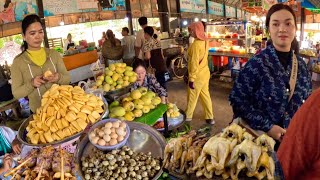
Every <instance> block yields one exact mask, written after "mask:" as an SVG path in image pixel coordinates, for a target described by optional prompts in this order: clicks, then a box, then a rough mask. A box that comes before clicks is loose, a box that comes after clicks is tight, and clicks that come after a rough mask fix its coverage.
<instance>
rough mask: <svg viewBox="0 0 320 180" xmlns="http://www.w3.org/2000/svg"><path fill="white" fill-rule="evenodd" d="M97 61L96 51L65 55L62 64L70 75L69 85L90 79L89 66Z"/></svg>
mask: <svg viewBox="0 0 320 180" xmlns="http://www.w3.org/2000/svg"><path fill="white" fill-rule="evenodd" d="M97 60H98V53H97V50H92V51H87V52H82V53H76V54H72V55H65V56H64V57H63V61H64V64H65V66H66V68H67V70H68V71H69V72H70V75H71V83H75V82H78V81H81V80H84V79H88V78H90V77H92V76H93V75H92V71H91V70H90V67H91V64H92V63H95V62H96V61H97Z"/></svg>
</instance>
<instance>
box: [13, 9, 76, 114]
mask: <svg viewBox="0 0 320 180" xmlns="http://www.w3.org/2000/svg"><path fill="white" fill-rule="evenodd" d="M21 29H22V36H23V45H22V47H21V49H22V53H21V54H19V55H18V56H16V57H15V58H14V60H13V63H12V66H11V78H12V94H13V96H14V97H15V98H16V99H20V98H23V97H26V96H28V98H29V106H30V109H31V111H32V112H35V111H36V109H37V108H38V107H40V105H41V97H42V95H43V94H44V93H45V92H46V91H47V90H48V89H50V87H51V86H52V85H53V84H60V85H62V84H69V83H70V74H69V72H68V71H67V69H66V67H65V65H64V63H63V60H62V58H61V55H60V54H59V53H58V52H57V51H55V50H53V49H47V48H43V47H41V44H42V42H43V38H44V30H43V26H42V24H41V19H40V18H39V17H38V16H37V15H35V14H32V15H28V16H26V17H25V18H24V19H23V21H22V27H21Z"/></svg>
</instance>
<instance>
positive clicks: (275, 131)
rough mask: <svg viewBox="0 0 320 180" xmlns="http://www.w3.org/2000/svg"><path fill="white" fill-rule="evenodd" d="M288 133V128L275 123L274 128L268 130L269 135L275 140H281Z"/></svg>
mask: <svg viewBox="0 0 320 180" xmlns="http://www.w3.org/2000/svg"><path fill="white" fill-rule="evenodd" d="M285 133H286V130H285V129H283V128H282V127H280V126H278V125H273V126H272V128H271V129H270V130H269V131H268V133H267V134H268V135H269V136H270V137H272V138H273V139H275V140H278V141H280V142H281V140H282V137H283V136H284V134H285Z"/></svg>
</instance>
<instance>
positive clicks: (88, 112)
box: [80, 108, 91, 115]
mask: <svg viewBox="0 0 320 180" xmlns="http://www.w3.org/2000/svg"><path fill="white" fill-rule="evenodd" d="M80 112H83V113H86V114H89V115H90V114H91V111H90V110H89V109H86V108H82V109H81V111H80Z"/></svg>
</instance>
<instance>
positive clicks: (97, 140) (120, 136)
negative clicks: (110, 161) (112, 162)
mask: <svg viewBox="0 0 320 180" xmlns="http://www.w3.org/2000/svg"><path fill="white" fill-rule="evenodd" d="M129 135H130V128H129V126H128V124H127V123H126V122H124V121H121V120H118V119H106V120H102V121H100V122H98V123H96V124H95V125H93V126H92V127H91V128H90V130H89V140H90V142H91V143H92V144H93V145H94V146H95V147H97V148H98V149H100V150H102V151H110V150H113V149H119V148H121V147H122V146H124V145H125V144H126V142H127V140H128V138H129Z"/></svg>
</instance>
